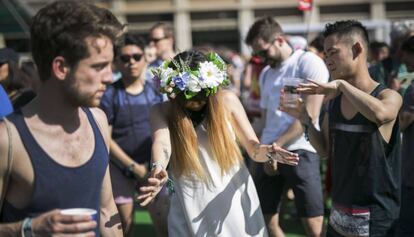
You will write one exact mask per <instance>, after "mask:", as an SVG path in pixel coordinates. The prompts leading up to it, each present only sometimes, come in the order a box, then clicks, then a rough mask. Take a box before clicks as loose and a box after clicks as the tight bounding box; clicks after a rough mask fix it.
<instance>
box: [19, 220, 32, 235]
mask: <svg viewBox="0 0 414 237" xmlns="http://www.w3.org/2000/svg"><path fill="white" fill-rule="evenodd" d="M21 234H22V237H32V218H30V217H26V218H24V220H23V223H22V230H21Z"/></svg>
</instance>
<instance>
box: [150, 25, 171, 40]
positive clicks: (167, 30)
mask: <svg viewBox="0 0 414 237" xmlns="http://www.w3.org/2000/svg"><path fill="white" fill-rule="evenodd" d="M158 28H161V29H162V30H163V32H164V35H165V36H166V37H169V38H173V37H174V29H173V27H172V25H171V24H170V23H167V22H157V23H155V25H153V26H152V27H151V29H150V30H149V31H150V32H151V31H153V30H154V29H158Z"/></svg>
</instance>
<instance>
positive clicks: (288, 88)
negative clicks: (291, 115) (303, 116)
mask: <svg viewBox="0 0 414 237" xmlns="http://www.w3.org/2000/svg"><path fill="white" fill-rule="evenodd" d="M303 82H304V80H303V79H302V78H297V77H285V78H283V91H284V92H285V100H284V104H283V106H284V107H287V108H296V107H297V106H298V99H299V98H300V95H299V93H298V91H297V88H298V86H299V84H300V83H303Z"/></svg>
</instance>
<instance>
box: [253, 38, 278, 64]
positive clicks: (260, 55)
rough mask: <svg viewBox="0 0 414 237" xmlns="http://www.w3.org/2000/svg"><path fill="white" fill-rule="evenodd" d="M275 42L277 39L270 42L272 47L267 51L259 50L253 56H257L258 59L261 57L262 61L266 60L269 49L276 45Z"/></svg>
mask: <svg viewBox="0 0 414 237" xmlns="http://www.w3.org/2000/svg"><path fill="white" fill-rule="evenodd" d="M275 41H276V39H273V40H272V41H271V42H270V46H269V47H268V48H267V49H263V50H259V51H257V52H254V53H253V56H257V57H259V58H261V59H266V58H267V53H268V51H269V49H270V48H271V47H272V46H273V44H274V43H275Z"/></svg>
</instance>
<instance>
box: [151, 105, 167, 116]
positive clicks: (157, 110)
mask: <svg viewBox="0 0 414 237" xmlns="http://www.w3.org/2000/svg"><path fill="white" fill-rule="evenodd" d="M170 106H171V103H170V102H169V101H164V102H161V103H158V104H155V105H153V106H152V107H151V117H152V118H154V116H156V117H157V118H160V117H161V118H167V115H168V111H169V110H170Z"/></svg>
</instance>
